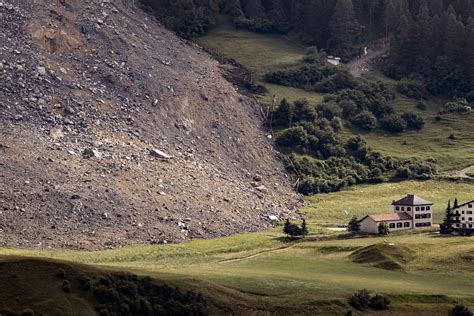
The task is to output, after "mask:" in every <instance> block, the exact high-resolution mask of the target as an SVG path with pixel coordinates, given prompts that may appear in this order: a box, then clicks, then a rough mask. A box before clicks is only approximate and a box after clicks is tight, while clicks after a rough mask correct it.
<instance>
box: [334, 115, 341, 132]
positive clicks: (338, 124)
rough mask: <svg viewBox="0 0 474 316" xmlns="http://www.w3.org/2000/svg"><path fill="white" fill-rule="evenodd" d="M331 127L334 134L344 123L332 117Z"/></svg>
mask: <svg viewBox="0 0 474 316" xmlns="http://www.w3.org/2000/svg"><path fill="white" fill-rule="evenodd" d="M331 127H332V129H333V130H334V131H335V132H339V131H341V130H342V128H343V127H344V123H343V122H342V120H341V118H339V117H333V119H332V120H331Z"/></svg>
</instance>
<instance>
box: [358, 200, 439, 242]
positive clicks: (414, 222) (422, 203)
mask: <svg viewBox="0 0 474 316" xmlns="http://www.w3.org/2000/svg"><path fill="white" fill-rule="evenodd" d="M392 205H393V213H392V214H381V215H367V216H366V217H364V218H363V219H361V220H360V221H359V223H360V231H361V232H363V233H367V234H377V233H378V228H379V225H380V224H382V223H385V224H387V226H388V227H389V229H390V231H397V230H405V229H414V228H417V227H427V226H432V225H433V207H432V205H433V203H431V202H429V201H427V200H424V199H422V198H420V197H418V196H416V195H407V196H406V197H404V198H403V199H401V200H398V201H393V202H392Z"/></svg>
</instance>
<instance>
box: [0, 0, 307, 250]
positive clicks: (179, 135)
mask: <svg viewBox="0 0 474 316" xmlns="http://www.w3.org/2000/svg"><path fill="white" fill-rule="evenodd" d="M0 29H1V30H2V32H0V47H1V48H0V132H1V138H0V204H1V209H0V245H2V246H8V247H38V248H48V247H67V248H82V249H96V248H107V247H117V246H122V245H125V244H131V243H165V242H180V241H185V240H188V239H190V238H192V237H216V236H223V235H229V234H231V233H235V232H240V231H256V230H262V229H265V228H267V227H269V226H271V222H270V221H269V219H268V217H269V215H275V216H277V217H279V218H286V217H287V216H288V214H290V216H292V214H291V210H292V209H294V208H295V207H297V206H298V205H299V204H300V198H299V197H298V196H297V195H296V194H295V193H293V191H292V188H291V181H290V180H289V179H288V177H287V176H286V175H285V174H284V169H283V166H282V164H281V162H280V161H279V160H278V157H277V153H276V152H275V151H274V150H273V148H272V144H271V143H270V141H269V140H268V139H267V137H266V135H265V133H264V132H263V130H262V129H261V120H260V117H259V111H260V109H259V108H258V105H257V104H256V103H255V102H254V101H252V98H249V97H247V96H246V95H245V94H244V93H241V92H240V91H239V89H238V88H236V87H234V86H233V85H232V84H230V83H229V82H228V81H226V80H225V79H224V75H225V73H226V72H227V71H228V70H229V69H228V68H229V67H231V66H229V65H220V64H219V63H218V62H217V61H215V60H214V59H212V58H211V57H210V56H209V55H208V54H207V53H205V52H203V51H202V50H201V49H200V48H199V47H197V46H196V45H195V44H192V43H189V42H186V41H184V40H181V39H179V38H178V37H176V36H175V35H174V34H173V33H172V32H170V31H167V30H166V29H165V28H164V27H163V26H161V25H160V24H159V23H158V22H157V21H155V20H154V19H153V18H152V17H150V16H149V15H147V14H146V13H144V12H143V11H142V10H141V9H140V8H139V6H138V5H137V3H136V2H135V1H105V0H104V1H98V0H86V1H79V0H66V1H59V0H54V1H53V0H35V1H20V0H7V1H1V2H0Z"/></svg>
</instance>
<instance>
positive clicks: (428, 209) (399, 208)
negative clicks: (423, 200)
mask: <svg viewBox="0 0 474 316" xmlns="http://www.w3.org/2000/svg"><path fill="white" fill-rule="evenodd" d="M395 210H396V211H404V210H405V206H395ZM406 210H407V211H410V212H411V206H407V209H406ZM430 210H431V206H417V207H415V211H430Z"/></svg>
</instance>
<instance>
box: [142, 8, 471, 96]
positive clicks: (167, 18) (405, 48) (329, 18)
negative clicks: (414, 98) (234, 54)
mask: <svg viewBox="0 0 474 316" xmlns="http://www.w3.org/2000/svg"><path fill="white" fill-rule="evenodd" d="M142 2H143V3H144V4H145V5H147V6H149V7H151V8H153V9H154V12H155V13H156V14H157V15H158V17H159V18H160V19H161V20H162V21H163V22H164V23H165V24H166V25H167V26H169V27H171V28H173V29H174V30H175V31H176V32H177V33H178V34H179V35H181V36H183V37H186V38H190V37H195V36H199V35H202V34H204V33H205V32H206V31H208V30H210V29H211V28H212V27H213V26H214V25H215V24H216V21H217V17H218V15H219V14H226V15H230V16H232V17H233V18H234V23H235V25H236V26H237V27H241V28H246V29H248V30H250V31H254V32H267V33H285V34H290V35H291V36H294V37H295V38H298V39H299V40H301V41H302V42H304V43H306V44H307V45H314V46H316V47H318V48H319V49H323V50H325V51H326V52H328V53H329V54H332V55H337V56H340V57H342V58H343V59H344V60H348V59H350V58H352V57H353V56H355V55H357V54H358V52H359V51H360V49H361V46H362V45H366V44H368V43H373V42H374V41H377V40H384V41H387V42H390V43H391V51H390V58H389V60H388V61H386V63H385V65H383V66H384V67H383V69H384V71H385V73H386V74H387V75H389V76H390V77H393V78H396V79H401V78H404V77H407V78H410V79H416V80H421V81H422V82H423V83H424V84H426V87H427V89H428V91H429V92H430V93H432V94H435V95H448V96H450V97H453V96H462V97H468V98H470V99H471V100H472V99H474V92H473V90H474V88H473V87H474V1H473V0H429V1H428V0H333V1H327V0H295V1H286V0H178V1H171V0H142ZM434 30H436V31H434Z"/></svg>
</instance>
